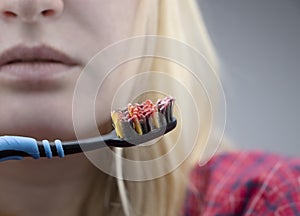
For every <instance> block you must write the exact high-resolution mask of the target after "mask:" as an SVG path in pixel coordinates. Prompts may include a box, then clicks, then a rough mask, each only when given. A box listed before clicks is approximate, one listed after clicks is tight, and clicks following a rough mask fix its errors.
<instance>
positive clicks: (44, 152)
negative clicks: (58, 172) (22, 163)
mask: <svg viewBox="0 0 300 216" xmlns="http://www.w3.org/2000/svg"><path fill="white" fill-rule="evenodd" d="M53 150H55V151H54V152H53ZM52 156H59V157H64V149H63V146H62V142H61V141H60V140H55V142H54V143H51V144H50V142H49V141H48V140H43V141H42V142H37V141H36V140H35V139H33V138H29V137H21V136H0V162H2V161H6V160H22V159H23V158H24V157H32V158H34V159H39V158H40V157H48V158H52Z"/></svg>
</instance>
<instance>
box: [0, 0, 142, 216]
mask: <svg viewBox="0 0 300 216" xmlns="http://www.w3.org/2000/svg"><path fill="white" fill-rule="evenodd" d="M138 2H139V1H137V0H112V1H106V0H84V1H83V0H1V1H0V31H1V35H0V53H2V52H4V51H5V50H7V49H9V48H10V47H13V46H16V45H24V46H28V47H32V46H36V45H41V44H47V45H49V46H51V47H54V48H56V49H58V50H60V51H61V52H64V53H66V54H67V55H69V56H70V57H72V59H75V60H76V66H74V67H72V69H71V70H69V71H66V72H64V73H63V74H62V75H61V78H60V79H57V80H55V81H54V82H50V83H38V82H37V83H32V82H28V83H26V82H25V83H20V82H13V81H12V82H11V81H7V80H6V79H5V77H3V76H2V75H1V72H0V101H1V109H0V122H1V124H0V135H23V136H30V137H34V138H36V139H44V138H46V139H50V140H52V139H55V138H57V137H59V138H60V139H62V140H72V139H74V138H75V134H74V129H73V124H72V115H71V114H72V97H73V92H74V87H75V83H76V80H77V78H78V76H79V74H80V72H81V71H82V69H83V68H84V66H85V65H86V64H87V63H88V62H89V60H90V59H91V58H92V57H93V56H94V55H95V54H96V53H97V52H99V51H100V50H101V49H103V48H105V47H106V46H108V45H109V44H111V43H114V42H116V41H119V40H121V39H124V38H126V37H128V36H130V32H131V31H132V28H133V23H134V15H135V12H136V9H137V6H138ZM0 71H1V70H0ZM113 78H114V77H112V78H111V79H108V82H111V80H113ZM109 84H111V83H108V84H106V85H107V86H109ZM99 97H102V98H100V100H101V101H108V102H109V101H110V100H111V97H112V93H111V92H110V91H107V93H106V94H100V96H99ZM99 109H100V110H99V111H100V113H104V114H103V115H101V116H97V118H98V119H97V121H98V124H99V128H100V130H102V131H107V130H109V129H110V128H109V127H107V126H106V125H107V123H108V120H109V118H110V104H109V103H106V104H102V105H101V106H99ZM74 168H76V169H74ZM94 171H95V168H94V167H93V166H92V165H91V164H90V163H89V162H88V161H87V160H86V159H85V157H84V156H83V155H80V154H79V155H76V156H71V157H68V158H67V159H63V160H55V159H53V160H47V159H45V160H39V161H34V160H32V159H26V160H23V161H21V162H20V161H8V162H5V163H0V173H1V176H0V191H1V193H0V215H2V214H1V213H3V214H4V213H5V214H8V215H23V216H27V215H31V216H32V215H72V216H74V215H77V214H78V213H77V212H78V211H77V209H78V206H77V205H79V204H80V200H81V199H82V198H80V197H81V196H80V195H81V194H84V193H85V191H86V190H87V185H88V184H89V182H90V181H92V179H93V178H94V174H93V173H94ZM30 194H31V195H30ZM29 196H30V197H29ZM74 197H76V198H74ZM71 200H72V202H71ZM48 203H51V206H56V208H52V209H51V210H50V209H49V208H48V207H47V206H48ZM70 203H72V205H70ZM66 205H67V206H72V207H70V208H67V210H66V207H65V206H66ZM45 209H49V210H47V211H45ZM62 212H64V213H63V214H62Z"/></svg>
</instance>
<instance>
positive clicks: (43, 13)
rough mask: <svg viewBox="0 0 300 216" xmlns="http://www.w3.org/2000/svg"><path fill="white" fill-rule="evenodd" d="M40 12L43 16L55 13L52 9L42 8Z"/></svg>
mask: <svg viewBox="0 0 300 216" xmlns="http://www.w3.org/2000/svg"><path fill="white" fill-rule="evenodd" d="M41 14H42V15H43V16H53V15H54V14H55V11H54V10H50V9H49V10H43V11H42V12H41Z"/></svg>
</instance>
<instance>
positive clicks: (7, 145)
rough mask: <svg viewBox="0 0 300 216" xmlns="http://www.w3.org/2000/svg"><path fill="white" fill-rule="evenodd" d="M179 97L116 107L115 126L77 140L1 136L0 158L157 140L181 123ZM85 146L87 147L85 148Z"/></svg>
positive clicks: (16, 157) (51, 155)
mask: <svg viewBox="0 0 300 216" xmlns="http://www.w3.org/2000/svg"><path fill="white" fill-rule="evenodd" d="M174 101H175V99H174V98H172V97H166V98H164V99H160V100H158V101H157V103H156V104H153V103H152V102H151V101H150V100H147V101H145V102H143V103H141V104H134V105H132V104H129V105H128V106H127V107H126V108H124V109H120V110H116V111H112V113H111V117H112V121H113V126H114V128H115V129H114V130H113V131H111V132H110V133H108V134H105V135H103V136H99V137H92V138H88V139H82V140H75V141H64V142H62V141H60V140H58V139H57V140H55V141H54V142H50V141H48V140H43V141H37V140H36V139H34V138H30V137H21V136H0V162H2V161H6V160H22V159H23V158H24V157H32V158H34V159H39V158H41V157H47V158H52V157H55V156H58V157H61V158H63V157H65V155H70V154H76V153H80V152H83V151H92V150H95V149H99V148H103V147H107V146H110V147H120V148H125V147H132V146H137V145H140V144H142V143H145V142H148V141H151V140H154V139H156V138H158V137H160V136H162V135H164V134H166V133H168V132H170V131H171V130H173V129H174V128H175V127H176V125H177V120H176V118H174V117H173V104H174ZM82 148H83V149H82Z"/></svg>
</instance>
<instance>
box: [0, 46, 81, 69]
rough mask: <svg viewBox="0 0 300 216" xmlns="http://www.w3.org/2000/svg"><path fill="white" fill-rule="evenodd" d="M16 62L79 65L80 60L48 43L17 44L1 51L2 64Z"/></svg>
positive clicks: (0, 61)
mask: <svg viewBox="0 0 300 216" xmlns="http://www.w3.org/2000/svg"><path fill="white" fill-rule="evenodd" d="M16 62H57V63H62V64H66V65H77V64H78V62H77V61H76V60H75V59H73V58H71V57H70V56H68V55H67V54H65V53H64V52H62V51H59V50H57V49H55V48H52V47H50V46H47V45H39V46H34V47H27V46H23V45H17V46H14V47H11V48H9V49H7V50H5V51H3V52H2V53H0V66H3V65H6V64H11V63H16Z"/></svg>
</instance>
